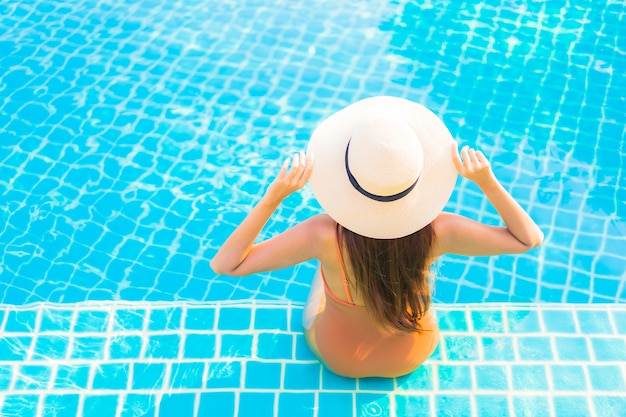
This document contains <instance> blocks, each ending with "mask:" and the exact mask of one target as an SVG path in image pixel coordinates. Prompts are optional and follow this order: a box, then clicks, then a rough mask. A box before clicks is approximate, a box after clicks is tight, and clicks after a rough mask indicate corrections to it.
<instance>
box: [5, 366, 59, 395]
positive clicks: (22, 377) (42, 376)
mask: <svg viewBox="0 0 626 417" xmlns="http://www.w3.org/2000/svg"><path fill="white" fill-rule="evenodd" d="M51 374H52V369H51V367H50V366H48V365H22V366H20V367H19V368H18V369H17V375H16V377H15V384H14V385H13V389H15V390H18V391H21V390H41V389H46V388H47V387H48V384H49V383H50V377H51Z"/></svg>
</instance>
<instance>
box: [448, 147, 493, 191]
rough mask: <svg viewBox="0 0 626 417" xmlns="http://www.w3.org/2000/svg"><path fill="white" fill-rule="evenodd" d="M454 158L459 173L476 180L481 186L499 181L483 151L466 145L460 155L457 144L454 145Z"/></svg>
mask: <svg viewBox="0 0 626 417" xmlns="http://www.w3.org/2000/svg"><path fill="white" fill-rule="evenodd" d="M452 160H453V161H454V166H455V167H456V169H457V171H459V174H460V175H461V176H463V177H465V178H467V179H468V180H470V181H474V182H475V183H476V185H478V186H479V187H484V186H488V185H490V184H493V183H497V182H498V180H497V179H496V176H495V175H494V174H493V171H492V170H491V165H490V164H489V160H488V159H487V158H486V157H485V155H484V154H483V153H482V152H481V151H477V150H475V149H474V148H470V147H469V146H468V145H465V146H463V148H462V149H461V154H460V155H459V151H458V149H457V147H456V144H455V145H454V146H453V147H452Z"/></svg>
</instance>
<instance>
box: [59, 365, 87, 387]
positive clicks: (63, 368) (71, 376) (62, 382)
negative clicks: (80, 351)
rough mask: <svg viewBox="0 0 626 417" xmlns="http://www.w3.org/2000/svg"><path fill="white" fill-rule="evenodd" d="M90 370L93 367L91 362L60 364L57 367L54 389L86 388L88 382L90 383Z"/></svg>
mask: <svg viewBox="0 0 626 417" xmlns="http://www.w3.org/2000/svg"><path fill="white" fill-rule="evenodd" d="M90 371H91V367H90V365H89V364H80V365H78V364H77V365H66V364H59V365H58V367H57V372H56V378H55V380H54V384H53V389H61V390H65V389H68V390H73V389H79V390H82V389H86V388H87V384H88V383H89V375H90Z"/></svg>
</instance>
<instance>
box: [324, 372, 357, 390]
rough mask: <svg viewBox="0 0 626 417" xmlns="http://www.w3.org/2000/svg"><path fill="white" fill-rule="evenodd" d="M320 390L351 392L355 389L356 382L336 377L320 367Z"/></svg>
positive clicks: (351, 379) (352, 379) (353, 379)
mask: <svg viewBox="0 0 626 417" xmlns="http://www.w3.org/2000/svg"><path fill="white" fill-rule="evenodd" d="M321 379H322V389H324V390H342V391H344V390H345V391H352V390H355V389H356V386H357V380H356V379H355V378H346V377H343V376H340V375H337V374H336V373H334V372H333V371H331V370H329V369H328V368H326V367H325V366H322V377H321Z"/></svg>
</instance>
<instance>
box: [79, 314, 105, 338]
mask: <svg viewBox="0 0 626 417" xmlns="http://www.w3.org/2000/svg"><path fill="white" fill-rule="evenodd" d="M108 324H109V313H108V312H107V311H97V310H94V311H91V310H83V311H77V312H76V321H75V322H74V329H73V330H74V331H75V332H98V333H102V332H105V331H106V330H107V327H108Z"/></svg>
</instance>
